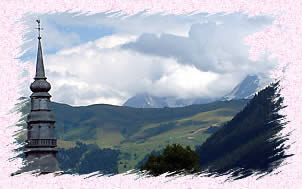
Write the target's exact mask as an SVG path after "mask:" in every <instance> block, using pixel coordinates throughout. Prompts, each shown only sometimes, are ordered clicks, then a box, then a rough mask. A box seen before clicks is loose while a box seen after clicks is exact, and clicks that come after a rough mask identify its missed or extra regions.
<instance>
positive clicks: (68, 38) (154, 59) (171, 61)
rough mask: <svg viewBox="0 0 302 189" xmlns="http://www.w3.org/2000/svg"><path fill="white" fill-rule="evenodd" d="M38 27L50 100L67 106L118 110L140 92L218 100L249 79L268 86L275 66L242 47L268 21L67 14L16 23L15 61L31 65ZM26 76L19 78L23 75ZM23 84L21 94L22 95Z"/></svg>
mask: <svg viewBox="0 0 302 189" xmlns="http://www.w3.org/2000/svg"><path fill="white" fill-rule="evenodd" d="M37 18H39V19H40V20H41V27H42V28H44V30H42V31H41V36H42V49H43V55H44V64H45V69H46V77H47V78H48V81H49V82H50V83H51V85H52V89H51V91H50V93H51V95H52V96H53V97H52V100H53V101H56V102H61V103H67V104H70V105H88V104H95V103H105V104H115V105H122V104H123V103H124V102H125V101H126V100H127V99H128V98H130V97H131V96H134V95H136V94H139V93H149V94H151V95H154V96H174V97H177V98H196V97H206V96H212V97H218V96H222V95H223V94H225V93H227V92H229V91H230V90H232V88H233V87H234V86H235V85H236V84H237V83H239V82H240V81H241V80H242V79H243V78H244V77H245V76H246V75H248V74H257V75H259V76H261V77H262V80H263V82H264V83H265V82H267V81H269V78H267V76H268V72H269V71H270V70H272V69H273V68H274V65H275V63H274V61H273V60H269V59H268V58H267V57H266V56H265V57H263V58H262V60H260V61H258V62H251V61H249V60H248V47H247V46H245V45H244V44H242V40H243V39H244V37H246V36H247V35H249V34H253V33H254V32H257V31H260V30H261V29H263V28H264V27H266V26H267V25H269V24H271V23H272V21H273V18H270V17H267V16H262V17H252V18H248V17H247V16H246V15H243V14H239V13H236V14H231V15H223V14H216V15H212V16H208V15H207V14H205V13H204V14H197V15H193V16H186V15H179V16H177V15H166V16H161V15H159V14H157V15H151V16H145V15H142V14H138V15H135V16H131V17H128V18H121V17H116V16H112V14H105V13H102V14H95V15H92V16H85V15H80V16H75V15H74V14H69V13H60V14H51V15H50V14H48V15H36V14H29V15H26V16H25V17H24V19H23V22H24V23H25V25H26V26H27V32H26V33H25V36H24V40H25V41H26V42H25V43H24V45H23V46H22V49H23V50H26V49H27V50H28V51H27V52H26V53H25V54H24V55H23V56H21V57H20V60H21V61H22V62H23V63H24V64H29V65H32V66H34V65H35V64H36V62H35V61H36V53H37V42H38V41H37V31H36V30H35V29H34V28H36V27H37V26H36V22H35V20H36V19H37ZM27 74H29V73H27V72H24V73H23V75H24V76H26V75H27ZM32 81H33V80H28V81H26V82H25V83H24V86H23V88H22V94H21V95H23V96H29V95H30V94H31V91H30V90H29V87H28V86H29V85H30V83H31V82H32Z"/></svg>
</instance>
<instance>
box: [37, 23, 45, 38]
mask: <svg viewBox="0 0 302 189" xmlns="http://www.w3.org/2000/svg"><path fill="white" fill-rule="evenodd" d="M36 22H37V23H38V28H36V29H38V30H39V37H38V39H39V40H40V39H41V35H40V34H41V33H40V31H41V30H43V28H41V27H40V20H39V19H38V20H36Z"/></svg>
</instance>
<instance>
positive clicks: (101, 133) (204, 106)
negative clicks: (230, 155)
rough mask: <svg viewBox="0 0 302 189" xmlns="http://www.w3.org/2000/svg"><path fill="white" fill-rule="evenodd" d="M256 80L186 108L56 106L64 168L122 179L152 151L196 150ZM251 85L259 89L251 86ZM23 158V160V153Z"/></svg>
mask: <svg viewBox="0 0 302 189" xmlns="http://www.w3.org/2000/svg"><path fill="white" fill-rule="evenodd" d="M255 81H257V77H253V76H248V77H247V78H246V79H245V80H244V81H243V82H242V83H243V84H242V83H240V84H238V85H237V86H236V87H235V89H234V90H233V91H232V92H230V93H229V94H228V95H227V96H225V97H224V98H221V99H218V100H210V101H208V102H204V103H200V104H192V105H187V106H185V105H186V103H183V104H182V105H181V106H182V107H173V108H171V107H164V108H133V107H128V106H113V105H107V104H94V105H89V106H78V107H73V106H70V105H67V104H61V103H56V102H51V104H50V107H51V110H52V111H53V112H54V113H55V119H56V123H55V126H56V136H57V139H58V149H59V153H58V155H57V159H58V161H59V166H60V168H61V169H63V170H70V172H73V173H80V174H85V173H91V172H94V171H101V172H102V173H104V174H117V173H123V172H126V171H128V170H131V169H134V168H138V167H139V166H140V165H141V164H142V163H143V162H145V161H146V160H147V158H148V156H149V155H150V153H151V152H155V153H159V152H160V151H162V150H163V149H164V148H165V147H166V146H167V145H168V144H174V143H176V144H181V145H182V146H190V147H191V148H192V149H195V148H196V147H197V146H200V145H202V144H203V143H204V142H205V141H206V139H207V138H209V137H210V136H211V135H212V134H213V133H214V132H215V131H216V130H217V129H218V128H219V127H221V126H222V125H224V124H226V123H227V122H228V121H230V120H232V118H233V117H234V116H235V115H236V114H237V113H239V112H240V111H241V110H243V109H244V107H245V106H246V105H247V104H248V103H249V101H250V98H251V97H253V94H254V93H256V92H257V91H256V89H259V85H258V84H259V83H257V82H255ZM251 82H252V83H255V85H249V84H248V83H251ZM243 85H244V86H249V87H248V88H252V89H248V88H246V87H244V86H243ZM242 90H245V91H247V92H246V93H243V92H242ZM236 95H239V96H238V98H236ZM239 97H240V98H242V99H239ZM245 97H249V98H245ZM19 100H20V102H19V103H18V104H17V105H16V109H15V111H18V112H21V113H22V118H21V120H20V122H19V123H18V124H17V125H18V126H20V127H22V128H23V129H24V130H23V131H22V132H21V133H20V134H19V135H18V137H17V141H18V142H20V143H23V142H24V141H25V140H26V130H25V128H26V126H27V125H26V119H27V115H28V113H29V111H30V99H29V98H25V97H22V98H20V99H19ZM190 103H194V102H190ZM20 150H22V149H20ZM20 157H24V156H23V154H22V153H21V154H20Z"/></svg>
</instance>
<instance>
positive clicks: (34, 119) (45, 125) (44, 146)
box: [23, 20, 60, 173]
mask: <svg viewBox="0 0 302 189" xmlns="http://www.w3.org/2000/svg"><path fill="white" fill-rule="evenodd" d="M37 22H38V28H37V29H38V30H39V37H38V40H39V43H38V53H37V62H36V76H35V77H34V80H35V81H34V82H33V83H32V84H31V85H30V89H31V91H32V92H33V93H32V95H31V96H30V98H31V111H30V113H29V115H28V116H27V140H26V145H25V147H26V151H25V156H26V159H27V160H28V163H29V164H28V165H27V166H26V167H25V168H24V169H23V171H33V170H40V172H41V173H51V172H55V171H59V170H60V169H59V166H58V162H57V159H56V153H57V152H58V150H57V148H56V147H57V139H56V135H55V122H56V121H55V117H54V113H53V112H52V111H51V109H50V106H49V104H50V97H51V95H50V94H49V93H48V91H49V90H50V88H51V86H50V84H49V83H48V82H47V81H46V77H45V71H44V64H43V56H42V46H41V36H40V30H41V28H40V20H37Z"/></svg>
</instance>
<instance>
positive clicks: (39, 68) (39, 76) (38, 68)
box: [34, 37, 46, 79]
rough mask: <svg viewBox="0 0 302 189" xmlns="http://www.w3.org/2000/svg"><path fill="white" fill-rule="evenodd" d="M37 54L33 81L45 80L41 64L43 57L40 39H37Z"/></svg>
mask: <svg viewBox="0 0 302 189" xmlns="http://www.w3.org/2000/svg"><path fill="white" fill-rule="evenodd" d="M38 39H39V44H38V54H37V65H36V76H35V78H34V79H46V77H45V71H44V64H43V55H42V46H41V40H40V39H41V37H38Z"/></svg>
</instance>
